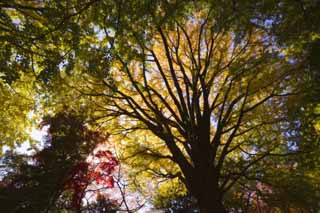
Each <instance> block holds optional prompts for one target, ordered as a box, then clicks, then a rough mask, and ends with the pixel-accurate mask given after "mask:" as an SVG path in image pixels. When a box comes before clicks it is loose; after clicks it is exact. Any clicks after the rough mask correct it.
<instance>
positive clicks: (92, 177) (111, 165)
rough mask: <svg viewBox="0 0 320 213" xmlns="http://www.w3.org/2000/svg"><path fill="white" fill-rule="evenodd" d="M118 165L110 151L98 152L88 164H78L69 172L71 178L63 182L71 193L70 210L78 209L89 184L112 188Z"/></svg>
mask: <svg viewBox="0 0 320 213" xmlns="http://www.w3.org/2000/svg"><path fill="white" fill-rule="evenodd" d="M117 165H118V161H117V159H116V158H115V157H114V156H113V155H112V153H111V152H110V151H102V150H100V151H98V152H97V153H96V154H94V156H93V159H92V161H91V162H90V163H87V162H81V163H78V164H77V165H76V166H75V167H74V168H73V170H72V172H71V177H70V178H69V180H68V181H66V182H65V185H64V186H65V189H69V190H72V191H73V197H72V208H73V209H77V208H79V207H80V204H81V200H82V198H83V196H84V194H85V190H86V188H87V187H88V185H89V184H91V183H96V184H97V185H102V186H103V187H104V188H105V187H106V188H112V187H114V178H113V177H112V172H114V170H115V168H116V166H117Z"/></svg>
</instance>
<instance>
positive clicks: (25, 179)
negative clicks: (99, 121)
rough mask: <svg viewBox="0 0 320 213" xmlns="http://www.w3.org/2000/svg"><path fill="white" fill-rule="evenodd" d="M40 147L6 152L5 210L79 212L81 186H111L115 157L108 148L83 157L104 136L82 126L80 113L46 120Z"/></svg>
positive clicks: (1, 194) (0, 193) (2, 191)
mask: <svg viewBox="0 0 320 213" xmlns="http://www.w3.org/2000/svg"><path fill="white" fill-rule="evenodd" d="M43 125H49V129H48V136H47V141H46V143H45V147H44V148H43V149H42V150H41V151H38V152H37V153H35V154H34V155H32V156H27V155H16V154H13V153H9V152H7V153H6V155H5V157H4V158H3V160H2V161H3V163H4V164H3V167H7V168H6V170H5V173H4V174H3V175H4V177H3V179H2V181H1V188H0V197H1V199H0V201H1V206H2V207H3V210H4V211H6V212H44V211H48V210H54V209H60V210H62V209H70V210H72V209H73V210H78V211H80V210H81V208H82V205H83V204H82V199H83V198H84V196H85V192H86V189H87V187H88V186H89V185H90V184H92V183H93V182H96V183H97V184H102V185H103V186H104V187H105V188H112V187H113V183H114V181H113V177H112V176H111V173H112V172H113V171H114V170H115V167H116V166H117V165H118V161H117V160H116V159H115V157H114V156H113V155H112V153H111V152H109V151H102V150H101V151H98V152H96V153H95V154H93V156H94V159H93V161H94V162H95V163H94V164H90V163H88V162H87V161H86V158H87V157H88V155H89V154H90V153H92V152H93V150H94V148H96V147H97V145H98V144H100V143H103V142H105V140H106V138H105V137H103V136H102V135H101V134H99V133H98V132H94V131H91V130H89V129H88V128H87V127H85V126H84V125H83V121H82V120H81V118H80V117H78V116H75V115H74V114H72V113H66V112H64V113H60V114H57V115H56V116H54V117H51V118H48V119H47V120H45V121H44V123H43Z"/></svg>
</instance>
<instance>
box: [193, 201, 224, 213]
mask: <svg viewBox="0 0 320 213" xmlns="http://www.w3.org/2000/svg"><path fill="white" fill-rule="evenodd" d="M198 205H199V209H200V213H225V212H226V211H225V209H224V207H223V205H222V202H221V201H220V200H219V199H214V197H207V198H202V199H199V200H198Z"/></svg>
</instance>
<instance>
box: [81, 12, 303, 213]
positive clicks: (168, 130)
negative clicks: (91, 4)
mask: <svg viewBox="0 0 320 213" xmlns="http://www.w3.org/2000/svg"><path fill="white" fill-rule="evenodd" d="M211 12H212V11H211V10H210V9H205V10H199V11H198V12H196V13H192V14H191V15H188V16H186V17H185V18H184V19H178V20H175V21H174V23H173V24H172V23H171V24H170V25H166V24H163V23H154V25H153V26H151V27H150V28H148V29H146V37H147V38H148V39H145V38H144V37H140V34H139V33H138V32H136V31H135V29H133V28H132V29H131V30H130V32H131V35H129V36H128V39H129V43H130V46H129V47H127V48H126V49H125V50H124V49H121V46H117V37H116V36H115V38H114V40H113V43H112V44H111V45H110V55H111V56H112V57H113V62H112V65H111V68H110V71H109V72H110V76H109V77H108V78H104V79H103V82H102V83H103V84H104V85H105V86H106V88H107V90H106V91H103V92H102V93H101V92H99V91H97V92H96V93H94V92H93V91H94V88H90V86H89V87H88V86H86V88H87V90H86V88H83V91H87V92H84V93H85V94H89V95H90V94H91V95H94V96H105V97H106V98H107V100H108V101H109V104H108V105H106V106H100V110H101V111H102V112H104V113H105V115H107V116H108V117H118V116H122V117H121V120H122V121H121V122H120V123H122V124H123V126H125V127H124V128H125V129H126V130H127V131H131V130H138V131H145V133H146V134H147V133H152V134H153V135H156V136H157V137H158V139H159V140H160V141H162V142H163V143H164V145H165V147H166V148H167V150H168V151H169V154H168V155H163V154H161V153H159V151H158V150H153V149H152V147H147V148H146V149H145V150H144V151H145V152H147V154H148V155H154V156H156V157H158V158H164V159H168V160H170V161H172V162H173V163H175V164H177V165H178V166H179V168H180V170H181V174H172V175H173V176H179V177H180V179H181V180H182V181H183V182H184V183H185V186H186V187H187V189H188V191H189V192H191V194H192V195H193V196H194V197H196V198H197V200H198V202H199V206H200V209H201V211H202V212H211V211H212V210H213V209H215V210H216V211H217V212H223V211H224V207H223V196H224V195H225V193H226V192H228V190H229V189H230V188H232V186H233V185H234V184H235V183H236V182H237V181H238V180H239V179H240V178H243V177H244V176H246V175H248V174H250V173H255V172H257V168H256V167H255V165H258V162H259V161H261V160H262V159H266V158H274V157H280V156H282V155H288V154H290V152H291V151H292V150H290V148H288V146H289V145H288V144H287V143H286V141H285V139H284V136H283V131H284V130H285V129H286V128H287V124H288V123H287V117H286V108H285V107H284V105H285V103H286V101H287V98H288V97H289V96H291V95H294V94H296V93H297V92H298V91H295V89H294V88H293V87H292V86H290V85H291V84H290V82H292V81H294V80H295V78H296V75H297V72H296V71H297V70H298V69H299V66H298V64H299V63H295V62H292V61H291V62H290V61H287V60H286V58H285V57H282V56H281V51H282V50H281V48H280V47H278V46H276V44H275V43H274V42H273V38H272V36H270V35H269V34H266V33H265V32H264V31H262V30H259V29H258V28H254V27H250V26H248V27H247V28H246V29H241V30H236V29H234V28H232V27H231V26H229V25H228V24H227V23H221V22H217V21H216V20H215V19H213V18H212V16H211V14H212V13H211ZM116 33H117V32H115V34H116ZM120 39H121V38H120ZM90 92H91V93H90ZM150 143H151V144H152V142H150V141H149V142H146V144H145V146H148V144H150ZM260 166H261V165H259V167H260ZM262 168H263V166H262V167H260V168H259V169H262Z"/></svg>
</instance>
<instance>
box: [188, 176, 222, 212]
mask: <svg viewBox="0 0 320 213" xmlns="http://www.w3.org/2000/svg"><path fill="white" fill-rule="evenodd" d="M202 171H203V170H202ZM207 171H208V170H207ZM192 179H193V180H192V182H191V184H192V186H191V188H190V191H191V193H192V194H193V196H194V197H195V198H196V199H197V201H198V206H199V209H200V213H225V212H226V211H225V208H224V206H223V204H222V196H221V195H222V194H221V192H220V190H219V187H218V182H217V179H216V178H215V175H214V174H213V173H212V172H201V170H200V171H199V172H198V174H195V175H194V177H193V178H192Z"/></svg>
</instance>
